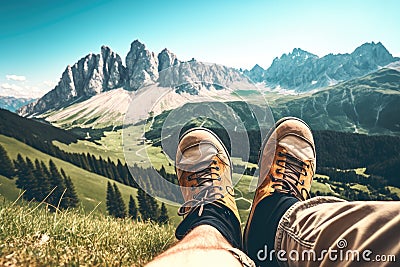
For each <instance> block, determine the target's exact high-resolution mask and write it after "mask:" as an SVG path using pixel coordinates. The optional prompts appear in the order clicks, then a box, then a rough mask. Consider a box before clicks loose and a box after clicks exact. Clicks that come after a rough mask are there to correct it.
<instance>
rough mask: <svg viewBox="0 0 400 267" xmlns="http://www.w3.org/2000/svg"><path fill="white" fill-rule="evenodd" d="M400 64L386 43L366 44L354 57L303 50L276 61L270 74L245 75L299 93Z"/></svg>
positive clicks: (252, 72) (257, 71)
mask: <svg viewBox="0 0 400 267" xmlns="http://www.w3.org/2000/svg"><path fill="white" fill-rule="evenodd" d="M396 60H399V59H398V58H394V57H393V56H392V55H391V54H390V53H389V52H388V51H387V50H386V48H385V47H384V46H383V45H382V43H374V42H372V43H365V44H363V45H361V46H360V47H358V48H357V49H355V50H354V51H353V52H352V53H351V54H338V55H333V54H329V55H326V56H324V57H322V58H319V57H318V56H316V55H313V54H311V53H309V52H306V51H304V50H301V49H298V48H296V49H294V50H293V51H292V52H291V53H289V54H284V55H282V56H281V57H280V58H275V59H274V61H273V62H272V64H271V66H270V67H269V68H268V69H267V70H262V68H261V67H259V66H255V67H254V68H253V69H252V70H250V71H245V74H246V75H247V76H249V77H250V78H251V79H252V80H253V81H255V82H265V83H266V84H267V85H268V86H270V87H272V88H274V87H278V86H279V87H282V88H285V89H294V90H296V91H298V92H302V91H309V90H312V89H316V88H320V87H325V86H329V85H334V84H336V83H338V82H341V81H346V80H350V79H353V78H357V77H361V76H363V75H366V74H368V73H371V72H373V71H375V70H377V69H379V68H380V67H383V66H385V65H387V64H389V63H391V62H394V61H396Z"/></svg>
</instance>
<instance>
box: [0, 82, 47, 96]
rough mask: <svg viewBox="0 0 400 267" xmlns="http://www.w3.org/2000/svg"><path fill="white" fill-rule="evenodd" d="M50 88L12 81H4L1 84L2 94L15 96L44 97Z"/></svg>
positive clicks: (0, 94)
mask: <svg viewBox="0 0 400 267" xmlns="http://www.w3.org/2000/svg"><path fill="white" fill-rule="evenodd" d="M48 91H49V88H47V87H46V88H45V87H43V86H31V85H27V84H25V83H24V84H23V85H16V84H11V83H2V84H1V85H0V96H13V97H20V98H38V97H42V96H43V95H44V94H45V93H46V92H48Z"/></svg>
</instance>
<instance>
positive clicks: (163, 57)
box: [157, 48, 179, 72]
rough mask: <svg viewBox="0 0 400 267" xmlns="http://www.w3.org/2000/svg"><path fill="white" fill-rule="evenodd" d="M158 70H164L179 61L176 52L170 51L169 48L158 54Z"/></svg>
mask: <svg viewBox="0 0 400 267" xmlns="http://www.w3.org/2000/svg"><path fill="white" fill-rule="evenodd" d="M157 58H158V71H159V72H160V71H163V70H165V69H167V68H170V67H172V66H174V65H177V64H178V63H179V60H178V58H177V57H176V55H175V54H174V53H172V52H171V51H169V50H168V49H166V48H165V49H164V50H163V51H161V52H160V54H158V57H157Z"/></svg>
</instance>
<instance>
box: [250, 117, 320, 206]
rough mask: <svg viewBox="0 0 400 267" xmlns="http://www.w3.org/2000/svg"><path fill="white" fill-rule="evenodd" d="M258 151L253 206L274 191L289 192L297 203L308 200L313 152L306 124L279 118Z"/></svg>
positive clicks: (313, 162) (293, 119) (312, 144)
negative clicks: (256, 180)
mask: <svg viewBox="0 0 400 267" xmlns="http://www.w3.org/2000/svg"><path fill="white" fill-rule="evenodd" d="M260 152H261V153H260V159H259V168H260V177H259V180H258V188H257V191H256V195H255V197H254V201H253V203H254V205H256V204H257V203H258V202H260V201H261V200H262V199H263V198H265V197H267V196H269V195H271V194H272V193H273V192H275V191H278V192H284V193H289V194H291V195H293V196H294V197H296V198H298V199H299V200H306V199H308V198H310V194H309V192H310V188H311V182H312V179H313V177H314V173H315V168H316V153H315V145H314V139H313V136H312V133H311V130H310V128H309V127H308V125H307V124H306V123H305V122H303V121H301V120H299V119H297V118H283V119H281V120H280V121H278V122H277V124H276V128H275V129H274V131H273V132H272V133H270V134H269V135H268V136H267V138H266V140H265V141H264V143H263V146H262V148H261V151H260Z"/></svg>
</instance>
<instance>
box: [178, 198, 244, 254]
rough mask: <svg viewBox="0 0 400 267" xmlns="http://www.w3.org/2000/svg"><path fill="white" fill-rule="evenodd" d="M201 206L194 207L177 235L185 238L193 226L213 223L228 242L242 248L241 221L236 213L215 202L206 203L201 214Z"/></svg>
mask: <svg viewBox="0 0 400 267" xmlns="http://www.w3.org/2000/svg"><path fill="white" fill-rule="evenodd" d="M198 211H199V207H198V208H196V209H194V210H193V211H192V212H191V213H190V214H189V215H187V217H186V218H185V219H184V220H183V221H182V222H181V224H179V225H178V227H177V228H176V231H175V236H176V238H178V239H179V240H180V239H182V238H184V237H185V236H186V235H187V233H188V232H189V231H190V230H192V229H193V228H195V227H197V226H200V225H211V226H213V227H214V228H216V229H217V230H218V231H219V232H220V233H221V234H222V235H223V236H224V237H225V239H226V240H228V242H229V243H230V244H231V245H232V246H233V247H235V248H241V244H242V234H241V229H240V223H239V221H238V219H237V218H236V216H235V214H234V213H233V212H232V211H231V210H230V209H228V208H226V207H223V206H222V207H220V206H216V205H213V204H207V205H204V210H203V213H202V214H201V216H199V212H198Z"/></svg>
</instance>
